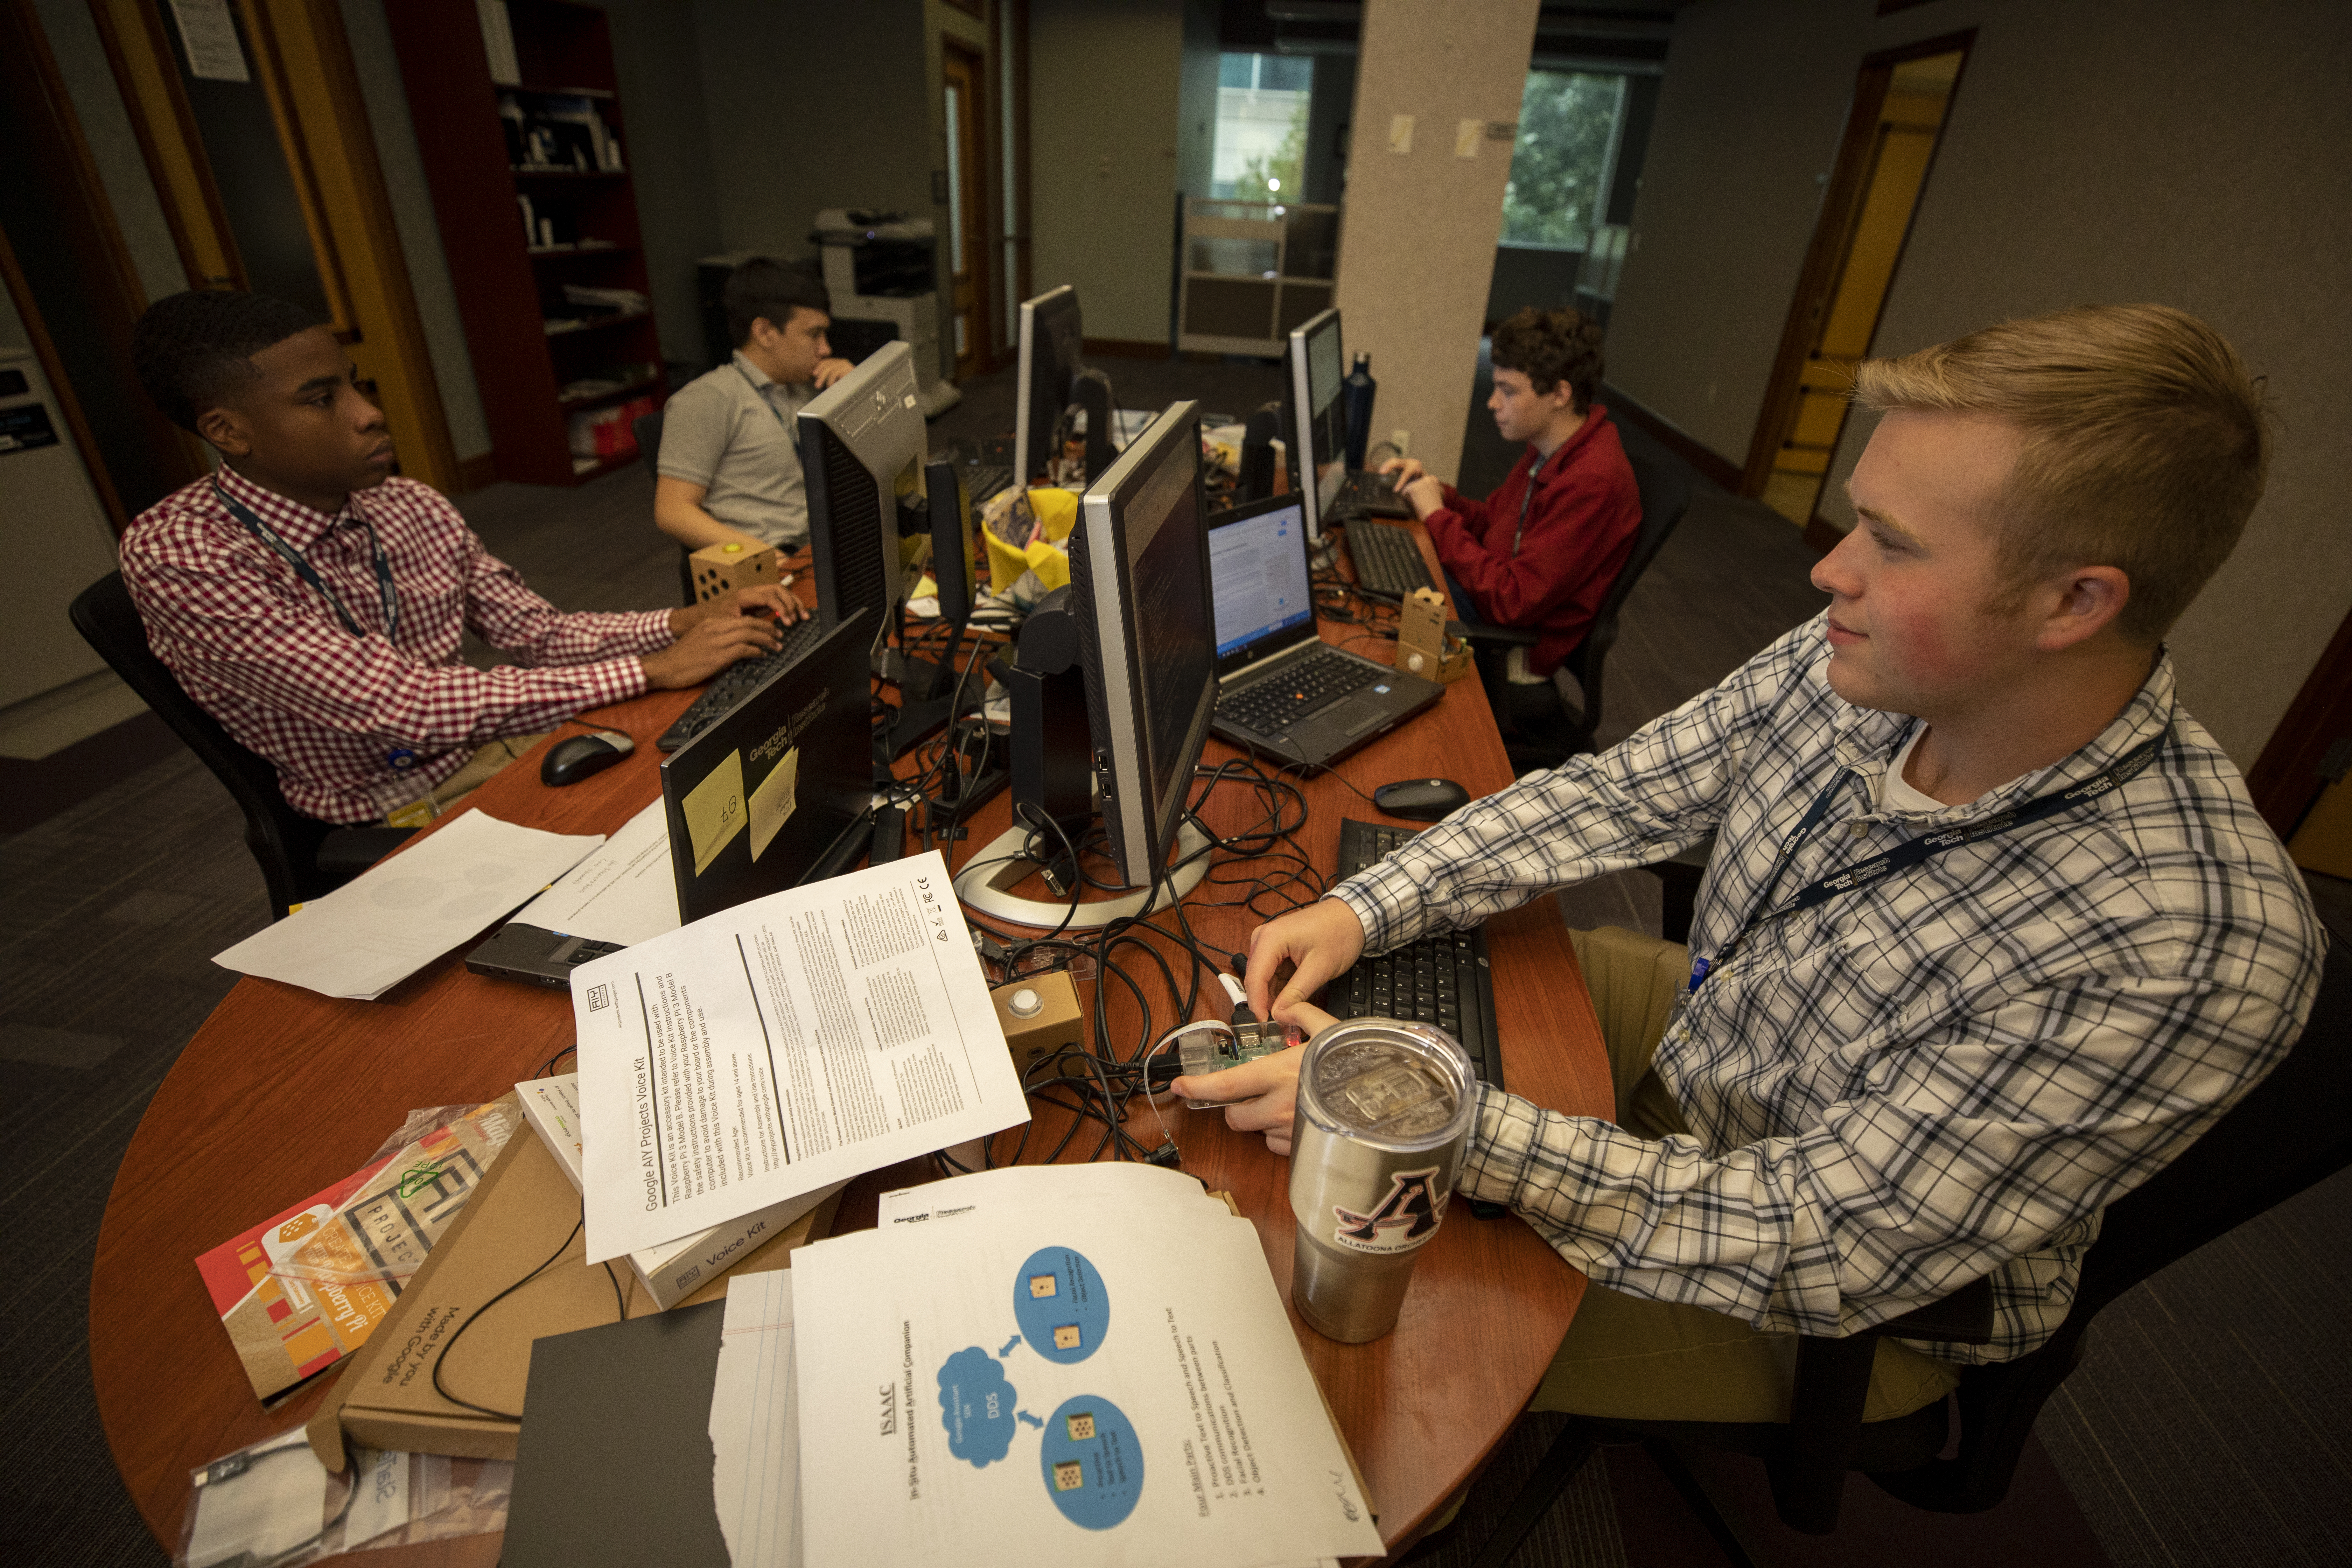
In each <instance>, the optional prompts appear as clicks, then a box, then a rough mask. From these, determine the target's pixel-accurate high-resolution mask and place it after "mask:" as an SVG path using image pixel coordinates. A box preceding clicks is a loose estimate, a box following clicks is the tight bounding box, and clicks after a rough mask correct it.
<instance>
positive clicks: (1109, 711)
mask: <svg viewBox="0 0 2352 1568" xmlns="http://www.w3.org/2000/svg"><path fill="white" fill-rule="evenodd" d="M1200 426H1201V419H1200V405H1197V404H1193V403H1179V404H1176V405H1172V406H1171V407H1170V408H1169V409H1168V410H1167V411H1166V412H1165V413H1163V414H1161V415H1160V417H1159V418H1158V419H1156V420H1154V421H1153V422H1152V424H1151V426H1150V428H1149V429H1148V430H1146V431H1145V432H1144V433H1143V434H1142V435H1141V436H1139V437H1137V438H1136V439H1135V440H1134V441H1132V442H1130V443H1129V445H1128V447H1127V450H1126V451H1124V452H1122V453H1121V454H1119V457H1118V460H1117V461H1116V462H1114V463H1112V464H1111V466H1110V468H1109V470H1108V472H1106V473H1105V474H1104V475H1103V476H1102V477H1101V478H1100V479H1097V480H1096V481H1095V482H1094V483H1093V484H1092V485H1090V486H1088V487H1087V492H1086V495H1085V496H1084V497H1083V498H1082V499H1081V500H1080V501H1079V506H1078V511H1079V527H1078V528H1077V530H1076V531H1075V534H1074V539H1075V541H1076V543H1075V547H1074V548H1073V549H1072V551H1071V552H1070V607H1071V613H1072V616H1073V617H1074V618H1075V619H1076V622H1077V627H1078V654H1079V663H1080V668H1082V669H1083V671H1084V673H1085V677H1086V692H1087V724H1088V728H1089V729H1090V731H1092V734H1093V738H1094V752H1095V756H1094V761H1095V770H1096V778H1095V792H1096V796H1097V805H1098V807H1099V808H1100V810H1101V812H1102V817H1103V828H1104V837H1105V838H1106V840H1107V841H1108V853H1109V857H1110V858H1111V860H1112V862H1113V864H1115V865H1116V866H1117V867H1118V871H1119V875H1120V877H1121V879H1123V880H1125V881H1126V883H1127V884H1128V885H1129V887H1148V886H1150V884H1151V883H1152V882H1153V881H1154V880H1155V879H1157V878H1158V877H1159V875H1160V870H1161V868H1162V867H1163V866H1164V864H1165V862H1166V858H1167V855H1168V851H1169V849H1170V847H1171V845H1172V844H1173V843H1174V841H1175V837H1176V830H1177V825H1178V822H1179V819H1180V818H1181V816H1182V815H1183V810H1184V800H1185V796H1186V795H1187V794H1188V793H1189V792H1190V790H1191V787H1192V768H1193V764H1194V763H1197V762H1199V761H1200V757H1201V747H1202V743H1203V742H1205V741H1206V740H1207V738H1208V733H1209V720H1210V717H1211V715H1212V713H1213V710H1215V707H1216V701H1217V671H1216V638H1215V628H1214V625H1213V620H1212V615H1213V612H1212V610H1211V608H1210V605H1209V533H1208V528H1207V517H1208V511H1207V508H1206V506H1205V505H1204V504H1203V500H1202V490H1201V429H1200Z"/></svg>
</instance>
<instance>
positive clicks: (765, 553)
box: [687, 544, 784, 604]
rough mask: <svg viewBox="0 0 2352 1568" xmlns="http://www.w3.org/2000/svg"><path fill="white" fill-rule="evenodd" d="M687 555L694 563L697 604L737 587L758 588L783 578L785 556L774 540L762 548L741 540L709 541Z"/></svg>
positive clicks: (780, 580) (729, 592) (695, 599)
mask: <svg viewBox="0 0 2352 1568" xmlns="http://www.w3.org/2000/svg"><path fill="white" fill-rule="evenodd" d="M687 559H688V560H689V561H691V562H692V563H694V602H695V603H696V604H700V603H702V602H703V601H704V600H705V599H715V598H717V597H719V595H721V594H731V593H733V592H734V591H735V590H736V589H738V588H756V587H758V586H759V585H760V584H763V583H781V582H782V581H783V578H784V558H783V556H782V553H780V552H778V551H777V549H776V547H775V546H774V545H772V544H771V545H769V546H767V547H766V548H764V549H761V550H753V549H751V548H750V547H749V546H747V545H741V544H706V545H704V546H703V547H702V548H701V549H699V550H698V551H696V552H694V553H693V554H691V555H689V556H688V557H687Z"/></svg>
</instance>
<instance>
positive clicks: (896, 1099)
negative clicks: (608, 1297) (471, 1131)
mask: <svg viewBox="0 0 2352 1568" xmlns="http://www.w3.org/2000/svg"><path fill="white" fill-rule="evenodd" d="M572 1016H573V1019H574V1021H575V1023H576V1025H577V1032H578V1036H579V1042H580V1111H581V1121H582V1127H583V1134H584V1136H583V1139H582V1142H583V1145H584V1150H583V1152H584V1153H585V1156H586V1160H587V1192H586V1205H587V1216H588V1260H589V1261H590V1262H592V1263H601V1262H603V1261H604V1259H606V1258H618V1257H620V1256H621V1255H623V1254H624V1253H627V1252H633V1251H635V1250H638V1249H640V1248H643V1247H654V1246H657V1245H659V1244H660V1243H662V1242H664V1241H667V1240H670V1239H671V1238H673V1237H679V1236H690V1235H692V1234H694V1233H695V1232H696V1231H698V1230H705V1229H708V1228H709V1227H710V1226H715V1225H719V1224H723V1223H724V1222H726V1221H728V1220H730V1219H732V1218H734V1217H736V1216H737V1215H742V1214H746V1213H749V1212H750V1211H751V1210H753V1209H759V1208H764V1207H766V1206H767V1205H770V1204H776V1203H782V1201H784V1200H785V1199H787V1198H791V1197H795V1196H798V1195H799V1194H803V1193H808V1192H814V1191H815V1190H816V1189H817V1188H819V1187H823V1186H825V1185H828V1184H832V1183H835V1182H840V1181H845V1180H847V1179H848V1178H849V1177H852V1176H855V1175H856V1174H858V1173H860V1172H863V1171H870V1170H874V1169H877V1167H880V1166H883V1165H887V1164H890V1163H894V1162H896V1161H899V1160H904V1159H908V1158H911V1157H913V1156H915V1155H918V1154H925V1153H929V1152H931V1151H932V1150H934V1149H944V1148H946V1147H947V1146H948V1145H950V1144H951V1143H956V1142H961V1141H963V1140H964V1139H967V1138H978V1137H982V1136H984V1135H986V1134H988V1133H991V1132H995V1131H1001V1130H1002V1129H1003V1128H1006V1127H1013V1126H1017V1125H1018V1124H1020V1123H1022V1122H1024V1121H1028V1120H1029V1107H1028V1102H1027V1101H1026V1100H1024V1099H1023V1097H1022V1093H1021V1081H1020V1079H1019V1077H1018V1076H1017V1075H1016V1074H1015V1073H1014V1072H1013V1058H1012V1053H1011V1052H1010V1051H1008V1050H1007V1049H1006V1047H1005V1044H1004V1032H1003V1029H1002V1028H1001V1027H1000V1026H998V1024H997V1020H996V1009H995V1008H994V1007H993V1006H992V1005H991V1004H990V1002H989V997H988V983H987V981H986V980H985V978H983V976H982V973H981V968H980V957H979V955H978V954H977V953H975V952H973V951H972V948H971V936H970V934H969V933H968V931H966V928H965V926H964V923H963V916H962V914H961V912H960V911H959V910H958V909H957V907H956V902H955V895H954V893H953V892H952V891H951V890H950V886H949V882H948V871H947V865H946V863H945V862H944V861H943V860H941V859H940V856H939V853H938V852H937V851H936V850H935V851H933V852H932V853H930V854H929V855H924V856H919V857H916V858H909V859H904V860H894V861H891V862H889V863H887V864H886V865H881V866H875V867H870V868H867V869H866V870H863V871H853V872H851V873H849V874H848V875H846V876H842V877H835V878H833V879H829V880H827V881H823V882H817V883H814V884H812V885H810V886H808V887H805V888H796V889H792V890H791V891H789V892H782V893H774V894H771V895H770V896H768V897H767V898H764V899H754V900H751V902H749V903H745V904H739V905H737V906H736V907H735V908H734V909H731V910H724V911H722V912H720V913H719V914H715V915H711V916H709V917H708V918H707V919H703V920H699V921H695V922H694V923H693V924H691V925H688V926H686V927H683V928H681V929H680V930H677V931H672V932H670V933H669V934H667V936H657V937H655V938H653V939H652V940H650V941H648V942H640V943H638V944H637V945H635V946H634V947H630V948H627V949H625V950H624V951H622V952H616V953H613V954H610V955H609V956H607V957H604V958H600V959H597V960H596V961H595V962H593V963H584V964H582V965H581V966H580V967H579V968H578V969H576V970H574V971H573V972H572Z"/></svg>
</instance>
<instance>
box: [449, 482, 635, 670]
mask: <svg viewBox="0 0 2352 1568" xmlns="http://www.w3.org/2000/svg"><path fill="white" fill-rule="evenodd" d="M436 499H437V498H436ZM443 504H444V505H446V504H447V503H446V502H444V503H443ZM452 510H453V516H454V509H452ZM457 527H458V528H459V529H460V530H461V531H463V534H464V538H465V550H466V590H467V602H466V625H467V628H468V629H469V630H471V631H472V632H473V633H474V635H475V636H477V637H480V638H481V639H482V640H483V641H484V642H486V643H488V644H489V645H490V646H491V647H494V648H497V649H498V650H499V652H500V653H503V654H506V655H509V657H511V658H515V659H518V660H520V662H522V663H524V664H527V665H530V666H533V667H536V668H549V667H551V666H556V665H570V664H589V663H593V662H595V661H596V660H599V659H618V658H629V657H632V656H635V655H642V654H648V653H659V652H660V651H661V650H662V649H663V648H666V647H668V646H669V645H670V644H671V642H672V641H674V640H675V639H674V638H673V637H671V636H670V629H669V612H668V611H667V610H645V611H639V612H635V613H630V614H625V615H611V614H601V613H598V612H595V611H576V612H574V613H572V614H570V615H566V614H564V613H563V612H562V611H561V610H559V609H557V608H556V607H555V606H554V605H551V604H549V603H548V602H547V601H546V600H545V599H542V598H541V597H540V596H539V595H537V594H535V593H533V592H531V590H530V587H529V586H528V585H527V584H525V583H524V582H523V580H522V574H520V573H519V572H517V571H516V570H515V569H514V568H513V567H511V566H509V565H508V564H507V563H505V562H503V561H501V560H499V558H498V557H497V556H495V555H493V554H491V553H490V552H489V551H488V549H487V548H486V547H485V546H484V545H483V543H482V542H481V539H480V538H479V537H478V535H476V534H475V532H474V531H472V530H471V529H468V528H466V527H465V525H464V523H463V522H462V521H458V522H457ZM641 689H642V688H641ZM630 695H631V696H635V695H636V693H635V692H632V693H630Z"/></svg>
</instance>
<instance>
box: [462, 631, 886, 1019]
mask: <svg viewBox="0 0 2352 1568" xmlns="http://www.w3.org/2000/svg"><path fill="white" fill-rule="evenodd" d="M866 613H867V612H866V611H864V610H860V611H858V612H857V613H856V614H855V615H853V616H849V617H848V618H847V619H845V620H844V621H843V622H842V623H841V624H840V625H839V626H835V628H834V629H833V630H832V631H831V632H829V633H827V634H826V635H825V637H824V638H823V639H822V640H821V641H820V642H818V644H817V645H816V646H815V647H814V648H812V649H810V650H809V652H808V653H807V654H806V655H805V656H804V657H803V658H800V659H799V660H797V661H795V662H794V663H793V664H792V665H790V666H788V667H786V668H783V669H782V670H779V671H778V672H777V673H776V674H774V675H773V676H772V677H770V678H769V679H767V680H766V681H765V682H763V683H762V684H761V686H760V687H759V688H758V689H756V690H754V691H752V692H751V693H750V694H748V695H747V696H745V697H744V698H743V699H742V700H740V701H739V702H737V703H736V704H735V705H734V706H733V707H732V708H730V709H729V710H728V711H727V712H726V713H725V714H723V715H722V716H720V718H719V720H718V721H716V722H715V723H713V724H712V725H711V726H710V727H709V729H707V730H704V731H702V732H701V733H700V734H698V735H697V736H696V737H695V738H694V739H693V740H692V741H690V742H688V743H687V744H686V745H684V746H681V747H680V748H679V749H678V750H677V751H676V752H672V753H671V754H670V755H669V756H668V757H667V758H666V759H664V761H663V763H662V769H661V773H662V798H661V799H660V800H659V801H657V802H656V803H655V804H654V805H651V806H649V807H647V808H646V811H645V812H643V813H640V814H639V816H637V817H635V818H634V819H632V820H631V821H630V822H629V824H628V825H627V826H625V827H624V828H622V830H621V831H620V832H618V833H616V834H614V836H613V837H612V838H610V839H609V840H607V841H606V843H605V845H604V848H603V849H601V850H599V851H598V852H597V853H596V854H595V855H592V856H591V857H590V858H588V859H587V860H586V861H584V862H583V863H582V864H581V866H580V867H578V868H576V869H575V870H573V871H572V872H571V873H569V874H567V875H566V876H565V877H564V878H563V879H562V880H560V881H558V882H557V883H556V885H555V886H554V887H553V888H551V889H549V890H548V891H547V892H545V893H543V894H541V896H540V897H539V898H537V899H535V900H532V901H531V902H530V904H528V905H526V906H524V908H523V910H522V911H521V913H520V915H519V916H518V917H517V918H516V919H514V920H512V921H509V922H508V923H507V924H506V925H505V926H503V927H501V928H500V929H499V931H497V932H496V933H495V934H494V935H492V936H491V937H490V939H489V940H488V942H483V943H482V944H481V945H480V946H479V947H477V948H475V949H474V950H473V951H472V952H469V953H467V955H466V967H467V969H468V970H469V971H471V972H472V973H476V974H487V975H489V976H492V977H493V978H495V979H500V980H516V981H520V982H522V983H523V984H527V985H544V986H548V987H551V988H553V989H557V990H565V989H569V988H570V986H571V984H572V971H573V970H574V969H577V968H578V967H579V966H580V965H582V964H583V963H589V962H591V961H592V960H594V959H598V958H602V957H604V955H605V954H607V953H612V952H620V951H621V949H623V948H624V947H626V946H628V945H629V944H630V943H631V942H642V941H644V940H646V938H647V937H650V936H656V935H658V934H660V933H661V932H662V931H671V930H675V929H676V928H677V926H679V925H681V924H683V923H685V921H693V920H699V919H701V918H702V917H703V916H704V915H708V914H713V913H716V912H717V911H718V910H723V909H730V908H732V907H733V906H735V905H737V904H740V903H742V902H743V901H744V900H748V899H756V898H760V897H762V896H764V895H766V894H769V893H773V892H779V891H781V890H782V889H786V888H793V887H798V886H799V885H801V884H802V883H803V882H808V881H816V880H821V879H824V878H825V877H831V876H836V875H838V874H840V873H841V872H842V871H845V870H846V869H848V868H849V867H850V866H851V865H852V864H854V863H855V862H856V858H857V857H858V855H859V853H860V852H862V851H863V850H865V849H866V847H867V845H868V843H869V842H870V828H869V822H870V816H871V806H872V803H873V799H874V783H873V766H872V763H871V762H870V761H869V760H868V757H867V742H866V734H867V729H868V721H867V715H866V689H867V682H866V645H867V644H868V643H869V642H871V641H872V635H871V634H870V633H868V632H866V631H865V630H864V629H863V628H864V626H865V619H866ZM666 895H667V896H666ZM559 927H562V928H573V927H577V928H580V929H558V928H559Z"/></svg>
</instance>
